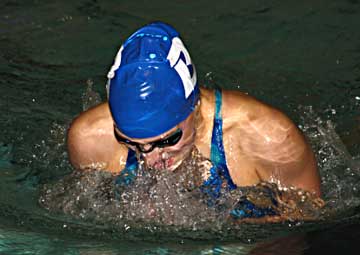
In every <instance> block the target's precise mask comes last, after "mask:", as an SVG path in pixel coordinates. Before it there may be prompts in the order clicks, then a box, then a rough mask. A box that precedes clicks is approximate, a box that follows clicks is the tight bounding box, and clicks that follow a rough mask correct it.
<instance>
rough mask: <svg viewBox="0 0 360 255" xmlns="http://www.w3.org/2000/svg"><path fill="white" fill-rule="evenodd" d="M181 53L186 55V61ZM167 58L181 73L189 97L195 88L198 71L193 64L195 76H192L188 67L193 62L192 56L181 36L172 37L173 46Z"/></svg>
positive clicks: (186, 96) (186, 94)
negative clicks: (181, 57) (181, 56)
mask: <svg viewBox="0 0 360 255" xmlns="http://www.w3.org/2000/svg"><path fill="white" fill-rule="evenodd" d="M181 53H183V54H184V56H185V63H184V61H183V60H182V59H180V54H181ZM167 59H168V60H169V62H170V66H171V67H173V68H174V69H175V70H176V72H177V73H178V74H179V76H180V78H181V81H182V83H183V86H184V90H185V98H188V97H189V96H190V94H191V92H193V90H194V88H195V84H196V71H195V66H194V65H192V68H193V70H194V71H193V76H192V77H191V74H190V70H189V68H188V67H187V66H188V65H190V64H192V63H191V58H190V55H189V52H188V51H187V50H186V48H185V46H184V44H183V43H182V41H181V40H180V38H179V37H174V38H173V39H172V43H171V48H170V51H169V54H168V55H167ZM175 64H176V65H175ZM174 65H175V66H174Z"/></svg>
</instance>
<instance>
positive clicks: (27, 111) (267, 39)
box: [0, 0, 360, 254]
mask: <svg viewBox="0 0 360 255" xmlns="http://www.w3.org/2000/svg"><path fill="white" fill-rule="evenodd" d="M154 20H162V21H164V22H168V23H170V24H172V25H173V26H174V27H176V28H177V29H178V30H179V31H180V33H181V34H182V38H183V40H184V41H185V43H186V45H187V46H188V48H189V51H190V52H191V55H192V58H193V60H194V62H195V63H196V65H197V71H198V79H199V82H200V84H203V85H205V86H208V87H215V86H220V87H223V88H229V89H230V88H231V89H239V90H242V91H244V92H247V93H249V94H250V95H253V96H255V97H257V98H259V99H261V100H262V101H264V102H267V103H269V104H272V105H274V106H276V107H277V108H279V109H281V110H282V111H284V112H285V113H286V114H287V115H289V116H290V117H291V118H292V119H293V120H294V121H295V122H296V123H297V124H298V126H299V127H300V128H301V129H302V130H303V131H304V132H305V134H306V135H307V137H308V138H309V140H310V142H311V144H312V146H313V148H314V151H315V152H316V155H317V158H318V164H319V167H320V171H321V177H322V187H323V193H324V199H325V201H326V202H327V205H328V207H329V208H331V209H332V212H333V213H332V214H331V215H330V216H327V217H324V218H323V219H322V220H321V221H319V222H312V223H282V224H273V225H266V226H261V225H244V226H243V231H238V232H237V233H234V231H232V229H222V230H221V233H215V232H206V231H201V229H197V230H194V231H188V230H186V229H185V230H182V231H181V230H177V231H176V232H174V231H173V230H171V229H160V230H156V229H155V230H154V229H151V231H150V230H149V229H141V228H140V229H130V230H128V229H127V227H126V226H125V227H124V228H121V229H118V228H115V227H114V226H109V225H106V224H103V225H101V224H95V223H92V222H88V221H81V220H78V219H77V220H76V219H73V218H71V217H68V216H65V215H62V214H52V213H49V212H47V211H46V210H45V209H43V208H42V207H40V206H39V205H38V198H39V188H40V187H41V186H42V185H43V184H46V183H51V182H56V181H57V180H59V179H60V178H61V177H63V176H65V175H67V174H69V173H70V172H71V171H72V169H71V167H70V166H69V164H68V161H67V155H66V151H65V146H64V142H65V141H64V137H65V133H66V129H67V127H68V125H69V123H70V121H71V119H72V118H73V117H74V116H76V115H77V114H78V113H79V112H80V111H82V110H83V107H84V106H86V105H87V104H88V103H89V100H88V99H89V93H87V88H88V85H87V81H88V80H91V81H92V82H93V91H91V92H90V94H91V93H97V94H96V96H98V97H101V98H102V99H105V98H106V96H105V89H104V85H105V82H106V74H107V71H108V69H109V67H110V66H111V65H112V61H113V58H114V56H115V54H116V52H117V50H118V48H119V47H120V45H121V43H122V42H123V40H124V39H125V38H126V37H127V36H129V35H130V34H131V33H132V32H133V31H134V30H135V29H137V28H138V27H139V26H141V25H144V24H146V23H148V22H150V21H154ZM359 27H360V1H357V0H348V1H345V0H342V1H331V0H329V1H325V0H319V1H316V0H315V1H235V0H234V1H220V2H219V1H213V2H211V1H202V0H200V1H186V0H183V1H180V0H179V1H145V0H144V1H115V0H113V1H110V0H97V1H96V0H91V1H90V0H86V1H85V0H83V1H68V0H64V1H51V0H48V1H36V0H23V1H16V0H1V1H0V77H1V79H0V130H1V131H0V134H1V137H0V191H1V192H0V254H318V253H320V252H324V253H326V254H358V252H357V251H356V250H357V249H356V248H357V244H358V241H359V240H360V220H359V217H360V207H359V205H360V190H359V189H360V186H359V183H360V164H359V155H360V29H359ZM172 231H173V232H172Z"/></svg>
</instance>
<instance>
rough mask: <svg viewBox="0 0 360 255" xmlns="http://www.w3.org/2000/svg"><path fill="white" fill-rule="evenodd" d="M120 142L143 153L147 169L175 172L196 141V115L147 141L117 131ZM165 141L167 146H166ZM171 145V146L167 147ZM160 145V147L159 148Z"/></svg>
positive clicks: (191, 115)
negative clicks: (168, 144)
mask: <svg viewBox="0 0 360 255" xmlns="http://www.w3.org/2000/svg"><path fill="white" fill-rule="evenodd" d="M115 134H116V136H117V138H118V141H119V142H122V141H126V140H127V143H124V142H123V143H124V144H125V145H126V146H128V147H129V148H130V149H132V150H135V151H137V152H138V153H141V155H142V157H143V158H144V160H145V164H146V166H147V167H149V168H152V169H156V170H165V169H166V170H171V171H173V170H175V169H176V168H177V167H178V166H179V165H180V164H181V162H182V161H183V160H184V159H185V158H186V157H187V156H188V155H189V153H190V152H191V149H192V147H193V145H194V141H195V123H194V113H192V114H190V116H189V117H188V118H187V119H186V120H184V121H183V122H181V123H180V124H179V125H177V126H175V127H174V128H172V129H170V130H169V131H167V132H165V133H163V134H161V135H159V136H155V137H151V138H146V139H132V138H130V137H127V136H125V135H124V134H121V132H119V131H118V130H115ZM164 141H165V144H164ZM166 142H169V143H170V146H164V145H166ZM157 145H160V146H157Z"/></svg>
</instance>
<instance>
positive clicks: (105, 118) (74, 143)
mask: <svg viewBox="0 0 360 255" xmlns="http://www.w3.org/2000/svg"><path fill="white" fill-rule="evenodd" d="M67 148H68V154H69V158H70V162H71V164H72V165H73V166H74V167H75V168H76V169H84V168H98V169H103V170H109V171H111V172H118V171H119V169H122V168H123V167H124V166H125V163H126V157H127V149H126V148H125V147H124V146H123V145H120V144H119V143H118V142H117V141H116V139H115V137H114V126H113V120H112V117H111V113H110V109H109V105H108V103H107V102H106V103H102V104H99V105H97V106H95V107H92V108H90V109H89V110H87V111H84V112H82V113H80V114H79V116H77V117H76V118H75V119H74V120H73V122H72V123H71V126H70V128H69V130H68V134H67Z"/></svg>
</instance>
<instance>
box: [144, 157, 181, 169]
mask: <svg viewBox="0 0 360 255" xmlns="http://www.w3.org/2000/svg"><path fill="white" fill-rule="evenodd" d="M174 161H175V159H174V158H173V157H171V158H168V159H160V160H158V161H156V162H154V163H153V164H152V165H150V167H151V168H153V169H156V170H171V168H172V166H173V165H174Z"/></svg>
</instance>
